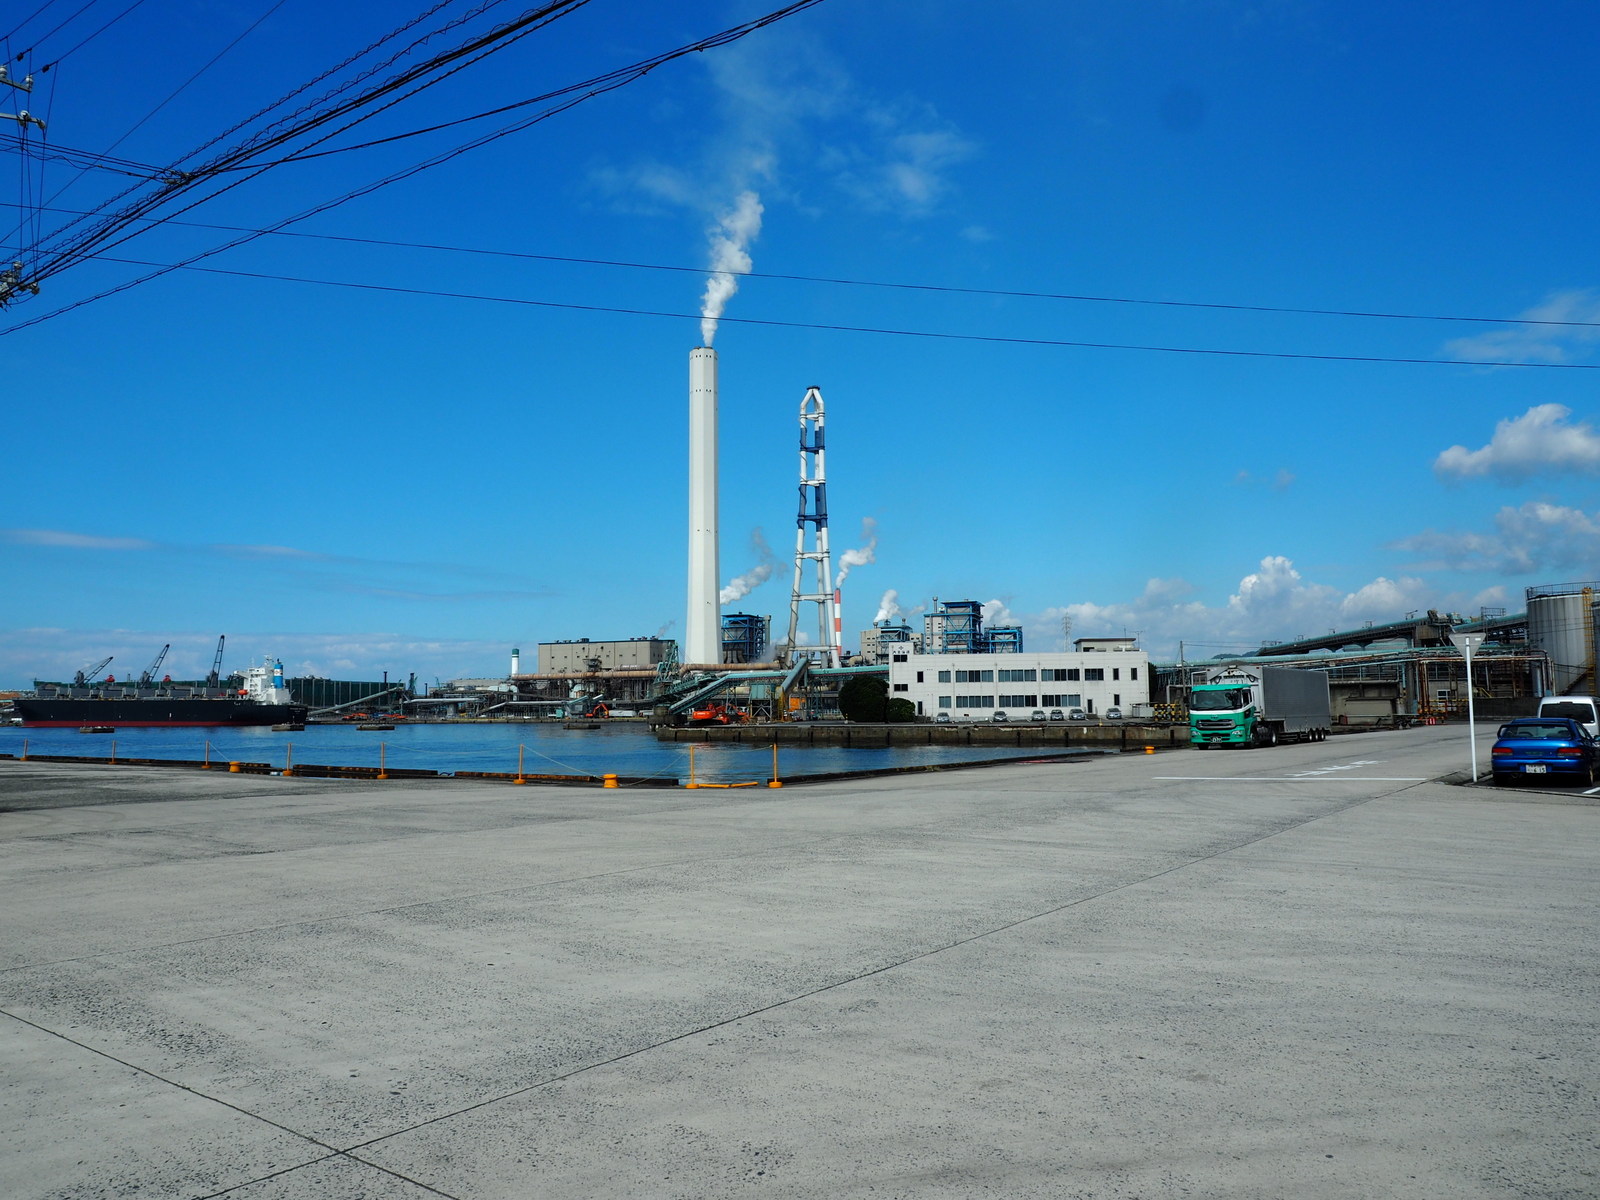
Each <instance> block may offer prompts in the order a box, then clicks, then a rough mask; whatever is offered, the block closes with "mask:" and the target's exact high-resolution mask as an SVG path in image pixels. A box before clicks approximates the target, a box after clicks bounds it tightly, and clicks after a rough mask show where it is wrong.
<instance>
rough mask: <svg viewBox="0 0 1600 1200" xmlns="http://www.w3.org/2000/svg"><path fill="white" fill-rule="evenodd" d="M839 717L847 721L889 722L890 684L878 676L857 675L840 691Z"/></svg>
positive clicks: (846, 682) (847, 681)
mask: <svg viewBox="0 0 1600 1200" xmlns="http://www.w3.org/2000/svg"><path fill="white" fill-rule="evenodd" d="M839 715H840V716H842V717H844V719H845V720H846V721H887V720H888V719H889V683H888V681H887V680H885V679H881V678H879V677H878V676H876V675H857V676H856V677H855V678H854V679H849V680H846V681H845V685H844V686H843V687H841V688H840V689H839Z"/></svg>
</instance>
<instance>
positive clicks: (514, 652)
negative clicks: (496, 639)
mask: <svg viewBox="0 0 1600 1200" xmlns="http://www.w3.org/2000/svg"><path fill="white" fill-rule="evenodd" d="M511 673H512V674H513V675H521V674H522V651H521V650H518V649H517V648H516V647H515V646H513V647H512V648H511Z"/></svg>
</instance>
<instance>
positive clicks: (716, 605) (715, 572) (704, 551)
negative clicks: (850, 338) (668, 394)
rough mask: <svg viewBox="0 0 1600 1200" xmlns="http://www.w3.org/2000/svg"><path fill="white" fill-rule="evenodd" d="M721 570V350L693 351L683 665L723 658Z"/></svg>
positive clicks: (706, 348)
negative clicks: (718, 353)
mask: <svg viewBox="0 0 1600 1200" xmlns="http://www.w3.org/2000/svg"><path fill="white" fill-rule="evenodd" d="M720 580H721V572H720V570H719V565H718V561H717V352H716V351H715V350H713V349H711V347H709V346H699V347H697V348H695V349H694V350H691V351H690V352H689V611H688V619H687V620H686V621H685V622H684V626H683V661H684V662H685V663H696V664H705V663H720V662H721V661H722V597H721V587H722V584H721V582H720Z"/></svg>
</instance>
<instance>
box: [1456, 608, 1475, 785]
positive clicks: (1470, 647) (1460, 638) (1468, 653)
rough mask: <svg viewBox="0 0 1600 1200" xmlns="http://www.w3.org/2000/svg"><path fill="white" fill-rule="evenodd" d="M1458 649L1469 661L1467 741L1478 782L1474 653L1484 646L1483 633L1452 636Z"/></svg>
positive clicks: (1473, 779)
mask: <svg viewBox="0 0 1600 1200" xmlns="http://www.w3.org/2000/svg"><path fill="white" fill-rule="evenodd" d="M1451 640H1452V641H1454V642H1455V644H1456V649H1457V650H1460V651H1461V654H1462V657H1464V658H1465V659H1466V660H1467V740H1468V741H1469V742H1470V743H1471V745H1472V782H1473V783H1477V782H1478V721H1477V716H1476V713H1475V712H1474V710H1473V707H1472V652H1473V651H1474V650H1476V649H1477V648H1478V647H1479V646H1481V645H1483V634H1481V633H1457V634H1453V635H1452V636H1451Z"/></svg>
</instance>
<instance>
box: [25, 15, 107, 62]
mask: <svg viewBox="0 0 1600 1200" xmlns="http://www.w3.org/2000/svg"><path fill="white" fill-rule="evenodd" d="M98 3H100V0H89V2H88V3H87V4H85V5H84V6H83V7H82V8H80V9H78V11H77V12H75V13H73V14H72V15H71V16H70V17H68V18H67V19H66V20H65V21H62V22H61V23H60V24H59V25H57V26H56V27H55V28H54V29H52V30H51V31H50V32H49V33H47V34H45V35H44V36H43V37H36V38H34V39H33V45H32V46H29V47H28V48H27V49H26V50H24V51H23V52H22V53H21V54H19V55H17V61H18V62H21V61H22V59H23V58H25V57H26V56H27V55H29V54H32V53H33V51H34V49H35V48H36V47H37V46H38V45H39V43H40V42H48V41H49V40H50V39H51V38H53V37H55V35H56V34H58V33H60V32H61V31H62V30H63V29H65V28H66V27H67V26H68V25H71V24H72V23H73V22H74V21H76V20H77V19H78V18H79V17H81V16H82V15H83V14H84V13H86V12H88V11H89V10H90V9H91V8H93V7H94V6H95V5H96V4H98ZM46 7H48V5H47V6H46ZM40 11H41V12H42V11H43V9H41V10H40ZM31 19H32V18H31V17H30V18H29V20H31ZM23 24H27V22H26V21H25V22H23ZM18 28H21V26H18Z"/></svg>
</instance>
